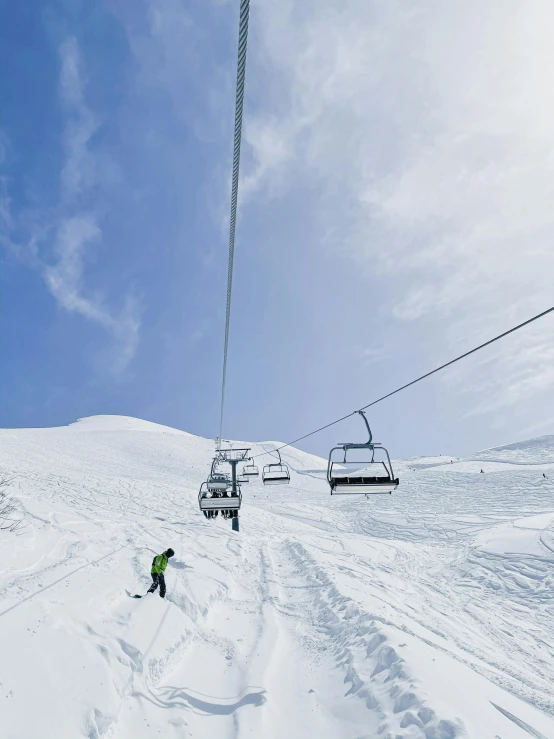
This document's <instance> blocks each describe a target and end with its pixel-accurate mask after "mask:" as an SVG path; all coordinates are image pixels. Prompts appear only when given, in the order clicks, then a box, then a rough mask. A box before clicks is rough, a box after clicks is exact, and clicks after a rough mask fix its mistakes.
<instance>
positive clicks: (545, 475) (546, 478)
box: [542, 472, 548, 480]
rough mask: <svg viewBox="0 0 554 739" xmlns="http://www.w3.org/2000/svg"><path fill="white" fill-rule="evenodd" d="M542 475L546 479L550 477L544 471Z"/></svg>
mask: <svg viewBox="0 0 554 739" xmlns="http://www.w3.org/2000/svg"><path fill="white" fill-rule="evenodd" d="M542 476H543V477H544V479H545V480H546V479H548V478H547V477H546V475H545V474H544V472H543V473H542Z"/></svg>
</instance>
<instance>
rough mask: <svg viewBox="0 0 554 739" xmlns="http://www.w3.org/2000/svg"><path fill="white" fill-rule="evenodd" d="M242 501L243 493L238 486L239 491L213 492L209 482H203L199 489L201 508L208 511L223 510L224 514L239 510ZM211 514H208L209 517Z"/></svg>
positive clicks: (204, 511)
mask: <svg viewBox="0 0 554 739" xmlns="http://www.w3.org/2000/svg"><path fill="white" fill-rule="evenodd" d="M241 503H242V494H241V491H240V487H237V493H236V494H233V493H232V492H227V491H226V492H223V493H222V492H212V491H211V490H210V489H209V487H208V482H207V481H206V482H203V483H202V485H201V486H200V490H199V491H198V505H199V508H200V510H201V511H202V512H203V513H204V515H205V514H206V512H214V513H217V512H218V511H221V513H222V514H223V515H225V514H226V512H227V511H238V510H239V509H240V505H241ZM209 517H210V516H208V518H209Z"/></svg>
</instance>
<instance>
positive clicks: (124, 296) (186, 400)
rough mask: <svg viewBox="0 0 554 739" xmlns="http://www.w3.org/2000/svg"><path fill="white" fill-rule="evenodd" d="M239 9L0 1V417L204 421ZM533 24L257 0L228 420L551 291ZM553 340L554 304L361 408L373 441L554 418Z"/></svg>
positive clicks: (239, 431) (551, 186)
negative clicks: (538, 317) (476, 350)
mask: <svg viewBox="0 0 554 739" xmlns="http://www.w3.org/2000/svg"><path fill="white" fill-rule="evenodd" d="M238 11H239V0H232V1H231V0H227V1H225V0H202V2H199V1H197V2H190V1H189V2H184V0H183V1H179V0H133V2H131V1H130V0H113V1H110V0H97V2H95V3H89V2H84V1H83V2H79V1H78V0H71V1H69V0H60V1H59V2H49V0H41V1H40V2H38V0H30V1H29V2H26V3H10V2H7V0H1V3H0V14H1V16H0V28H1V32H0V33H1V39H0V41H1V43H0V65H1V68H2V70H3V75H2V80H1V82H0V106H1V109H2V111H3V114H2V117H1V119H0V166H1V179H0V186H1V196H2V197H1V214H0V215H1V223H2V263H1V274H0V291H1V292H0V301H1V302H0V424H1V425H2V426H3V427H38V426H55V425H63V424H67V423H72V422H74V421H75V420H77V419H78V418H81V417H85V416H90V415H97V414H121V415H129V416H136V417H139V418H144V419H147V420H150V421H155V422H157V423H162V424H166V425H169V426H174V427H176V428H180V429H184V430H186V431H189V432H191V433H195V434H200V435H202V436H206V437H211V438H213V437H215V436H216V435H217V433H218V426H219V401H220V392H221V391H220V386H221V367H222V349H223V333H224V318H225V315H224V314H225V298H226V280H227V248H228V228H229V225H228V224H229V207H230V183H231V164H232V144H233V124H234V98H235V89H234V86H235V77H236V55H237V48H236V45H237V36H238ZM553 22H554V6H553V5H552V3H551V2H550V1H549V0H531V1H530V2H529V0H491V2H489V3H485V4H484V3H481V2H477V1H476V0H469V2H468V1H467V0H464V1H463V2H462V1H461V0H453V2H449V3H443V2H440V1H439V0H415V2H412V3H409V4H406V3H404V2H397V1H396V0H390V1H389V2H387V3H382V2H376V1H374V0H340V2H339V0H303V2H302V3H298V2H296V3H295V2H292V0H280V1H279V2H278V3H275V2H274V1H272V0H252V4H251V13H250V33H249V42H248V58H247V70H246V96H245V107H244V123H243V142H242V161H241V178H240V184H239V215H238V223H237V234H236V245H235V272H234V283H233V303H232V317H231V330H230V349H229V365H228V377H227V402H226V408H225V421H224V428H223V435H224V437H225V438H233V439H248V440H282V441H288V440H290V439H293V438H296V437H298V436H301V435H303V434H305V433H307V432H309V431H311V430H312V429H314V428H316V427H318V426H320V425H323V424H325V423H328V422H329V421H332V420H334V419H335V418H338V417H340V416H342V415H345V414H346V413H349V412H351V411H353V410H355V409H357V408H359V407H360V406H362V405H365V404H367V403H369V402H371V401H372V400H373V399H375V398H377V397H379V396H380V395H382V394H384V393H387V392H389V391H390V390H393V389H394V388H396V387H398V386H400V385H403V384H404V383H406V382H409V381H410V380H412V379H414V378H415V377H417V376H418V375H420V374H423V373H424V372H427V371H429V370H431V369H433V368H434V367H435V366H437V365H439V364H442V363H443V362H445V361H448V360H449V359H451V358H453V357H454V356H456V355H458V354H461V353H463V352H464V351H467V350H469V349H471V348H472V347H473V346H476V345H477V344H479V343H481V342H483V341H486V340H488V339H489V338H492V337H493V336H494V335H496V334H498V333H500V332H502V331H504V330H507V329H508V328H510V327H511V326H512V325H515V324H516V323H519V322H521V321H524V320H526V319H527V318H530V317H531V316H532V315H534V314H536V313H539V312H541V311H543V310H545V309H547V308H549V307H551V306H552V305H554V238H553V237H554V208H553V207H552V203H553V202H554V98H553V97H552V94H551V87H552V69H553V68H554V47H553V46H552V43H551V38H550V30H549V29H551V28H552V23H553ZM553 340H554V316H552V315H551V316H547V317H545V318H543V319H541V320H540V321H537V322H536V323H534V324H532V326H530V327H527V328H525V329H523V330H522V331H521V332H518V333H517V334H514V335H512V336H510V337H507V338H505V339H503V340H502V341H500V342H498V343H496V344H495V345H494V346H492V347H490V348H487V349H485V350H483V351H482V352H480V353H478V354H477V355H474V356H472V357H470V358H468V359H465V360H463V361H462V362H460V363H458V364H456V365H455V366H453V367H451V368H449V369H447V370H445V371H444V372H442V373H441V374H439V375H435V376H434V377H433V378H431V379H428V380H425V381H423V382H422V383H420V384H418V385H416V386H415V387H413V388H410V389H408V390H406V391H404V392H403V393H400V394H399V395H397V396H395V397H394V398H392V399H390V400H388V401H385V402H384V403H382V404H379V405H378V406H376V407H375V408H374V409H372V411H371V413H370V414H369V420H370V423H371V425H372V428H373V431H374V437H375V438H376V440H378V441H380V442H382V443H384V444H385V445H386V446H387V448H388V449H389V451H390V453H391V456H393V457H405V456H412V455H418V454H447V455H463V454H467V453H470V452H471V451H474V450H477V449H481V448H485V447H490V446H494V445H498V444H502V443H508V442H510V441H514V440H517V439H523V438H526V437H530V436H538V435H541V434H546V433H554V341H553ZM364 435H365V434H364V429H363V427H362V424H361V422H360V420H359V419H355V418H354V419H350V420H348V421H345V422H343V423H342V424H340V425H337V426H335V427H333V428H331V429H330V430H328V431H326V432H323V433H322V434H319V435H317V436H314V437H312V438H310V439H308V440H306V441H305V442H303V444H301V446H302V448H304V449H305V450H306V451H311V452H315V453H318V454H322V455H324V456H326V454H327V450H328V448H329V447H330V446H331V445H332V444H334V442H336V441H337V440H338V439H340V440H341V441H345V440H348V441H354V440H359V439H363V438H364Z"/></svg>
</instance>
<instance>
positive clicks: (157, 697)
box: [0, 416, 554, 739]
mask: <svg viewBox="0 0 554 739" xmlns="http://www.w3.org/2000/svg"><path fill="white" fill-rule="evenodd" d="M252 446H253V449H252V451H253V453H254V454H258V453H261V452H262V451H264V450H268V449H271V448H274V446H275V444H274V443H273V442H264V444H254V445H252ZM213 448H214V445H213V442H212V441H210V440H206V439H202V438H199V437H195V436H193V435H191V434H187V433H185V432H181V431H176V430H174V429H170V428H167V427H164V426H159V425H157V424H153V423H149V422H146V421H140V420H137V419H133V418H125V417H117V416H98V417H94V418H87V419H81V420H80V421H78V422H77V423H75V424H71V425H70V426H67V427H59V428H53V429H18V430H14V429H6V430H2V431H0V479H4V480H6V481H8V487H9V490H10V492H12V493H13V494H14V496H15V497H17V498H18V499H19V501H20V503H21V505H22V508H23V509H24V511H25V512H26V514H27V526H26V528H25V529H24V530H23V531H22V532H20V533H18V534H13V533H8V532H0V563H1V564H0V593H1V601H0V736H1V737H2V739H31V738H33V739H34V738H37V737H40V739H66V738H67V739H69V737H71V739H73V738H74V737H80V736H83V737H88V738H89V739H96V738H98V737H105V738H106V739H131V738H132V739H150V738H155V737H161V738H163V739H165V738H166V737H168V738H169V737H175V738H177V737H178V738H181V737H183V738H184V737H192V738H194V739H204V738H205V739H215V738H216V737H217V738H219V737H237V738H240V739H243V738H245V737H252V739H261V738H262V737H263V739H305V738H306V737H313V738H314V739H335V738H336V739H339V738H344V739H354V738H362V737H363V738H364V739H373V738H374V737H379V739H399V738H401V739H424V738H425V739H450V738H452V737H467V738H471V739H528V737H530V736H531V737H535V738H538V739H541V738H542V739H552V737H554V691H553V689H552V686H553V685H554V628H553V626H554V485H553V480H554V437H553V436H549V437H542V438H539V439H532V440H529V441H525V442H520V443H516V444H510V445H508V446H505V447H499V448H497V449H492V450H485V451H483V452H479V453H477V454H475V455H472V456H471V457H469V458H467V459H464V460H460V459H457V458H454V457H445V456H442V457H441V456H439V457H425V458H417V459H415V458H414V459H410V460H404V461H400V462H398V463H397V464H396V465H395V472H396V473H397V474H399V476H400V478H401V484H400V487H399V489H398V491H397V492H396V493H394V494H393V495H390V496H389V495H383V496H374V497H372V498H371V499H369V500H366V499H365V497H356V496H344V497H331V496H329V493H328V489H327V486H326V483H325V480H324V478H325V466H326V462H325V460H322V459H319V458H317V457H314V456H312V455H308V454H305V453H303V452H300V451H298V450H296V449H287V450H285V454H284V455H283V456H284V460H285V461H286V462H287V463H288V464H289V465H290V467H291V471H292V473H291V478H292V479H291V484H290V485H288V486H282V487H276V486H272V487H271V488H269V489H264V488H263V486H262V484H261V483H260V482H259V481H251V482H249V483H248V484H245V485H244V486H243V508H242V510H241V516H240V529H241V530H240V533H234V532H232V531H231V526H230V522H227V521H223V520H220V519H217V520H216V521H211V522H209V521H207V520H206V519H204V517H203V516H202V515H201V514H200V512H199V511H198V509H197V493H198V488H199V485H200V483H201V482H202V480H203V479H205V477H206V474H207V472H208V469H209V464H210V460H211V457H212V454H213ZM451 460H452V464H451ZM269 461H270V457H263V458H261V459H259V460H258V463H259V464H262V463H263V462H269ZM481 468H482V469H484V471H485V474H480V469H481ZM476 473H478V474H476ZM543 473H545V474H546V475H547V477H546V479H545V478H544V477H543ZM168 546H172V547H173V548H174V549H175V551H176V556H175V558H174V560H171V562H170V566H169V567H168V571H167V582H168V596H167V599H166V600H165V601H163V600H161V599H160V598H159V597H158V595H149V596H148V597H146V598H143V599H141V600H134V599H131V598H129V597H128V596H127V595H126V592H125V590H126V589H128V590H130V591H131V592H133V593H134V592H138V593H140V592H142V593H143V592H145V590H146V589H147V587H148V586H149V583H150V576H149V569H150V563H151V560H152V557H153V556H154V555H155V554H157V553H159V552H161V551H163V550H164V549H166V548H167V547H168Z"/></svg>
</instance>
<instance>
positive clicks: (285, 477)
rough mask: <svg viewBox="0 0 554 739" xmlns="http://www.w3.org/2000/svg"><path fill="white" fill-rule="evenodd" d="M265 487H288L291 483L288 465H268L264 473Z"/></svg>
mask: <svg viewBox="0 0 554 739" xmlns="http://www.w3.org/2000/svg"><path fill="white" fill-rule="evenodd" d="M262 482H263V483H264V485H286V484H287V483H289V482H290V472H289V469H288V467H287V466H286V465H283V464H268V465H266V466H265V467H264V469H263V473H262Z"/></svg>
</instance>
